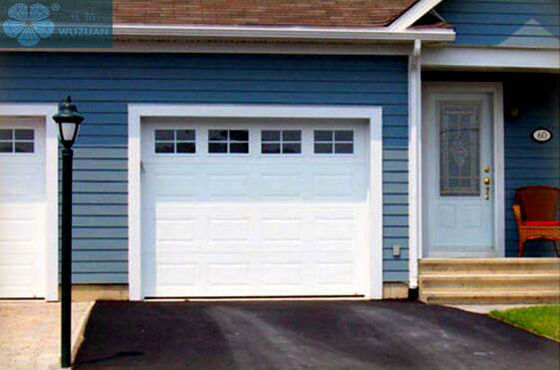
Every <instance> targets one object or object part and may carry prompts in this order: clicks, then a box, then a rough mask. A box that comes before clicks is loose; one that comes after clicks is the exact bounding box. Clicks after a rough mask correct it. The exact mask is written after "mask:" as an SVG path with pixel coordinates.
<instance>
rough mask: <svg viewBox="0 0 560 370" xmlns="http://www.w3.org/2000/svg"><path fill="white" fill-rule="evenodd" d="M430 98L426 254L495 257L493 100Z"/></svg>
mask: <svg viewBox="0 0 560 370" xmlns="http://www.w3.org/2000/svg"><path fill="white" fill-rule="evenodd" d="M426 98H427V106H426V107H425V116H424V122H423V130H424V131H423V132H424V138H425V141H424V145H425V146H424V147H425V148H426V149H425V152H424V153H425V156H424V158H425V159H424V171H425V172H424V175H425V177H424V187H425V188H424V197H425V198H424V199H425V201H424V209H425V212H426V213H427V214H425V220H427V223H426V221H425V222H424V225H425V227H424V232H425V234H426V235H425V244H426V246H427V248H426V254H427V256H428V257H490V256H494V255H496V249H495V235H494V233H495V227H494V222H495V221H494V220H495V218H494V212H495V210H494V204H495V203H494V197H495V191H494V158H493V136H492V135H493V130H492V127H493V123H492V114H491V111H492V96H491V94H485V93H431V94H428V95H427V97H426Z"/></svg>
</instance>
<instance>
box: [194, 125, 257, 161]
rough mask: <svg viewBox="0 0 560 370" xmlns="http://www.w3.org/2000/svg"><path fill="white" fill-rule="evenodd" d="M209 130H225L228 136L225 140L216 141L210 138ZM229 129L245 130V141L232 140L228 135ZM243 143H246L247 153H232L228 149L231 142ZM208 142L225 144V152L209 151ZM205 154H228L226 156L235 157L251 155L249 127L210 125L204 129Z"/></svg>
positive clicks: (215, 155) (212, 155)
mask: <svg viewBox="0 0 560 370" xmlns="http://www.w3.org/2000/svg"><path fill="white" fill-rule="evenodd" d="M210 131H227V132H228V138H227V140H225V141H218V140H210ZM230 131H247V141H246V142H245V141H232V140H231V136H230ZM232 143H234V144H245V143H247V153H232V152H231V151H230V146H231V144H232ZM210 144H226V147H227V152H225V153H223V152H210ZM205 145H206V154H207V155H209V156H211V157H218V156H228V157H232V156H233V157H236V156H242V157H245V156H248V155H251V129H249V128H231V127H223V128H222V127H218V128H216V127H210V128H208V129H207V130H206V144H205Z"/></svg>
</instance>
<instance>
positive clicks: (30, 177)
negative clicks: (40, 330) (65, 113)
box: [0, 118, 46, 298]
mask: <svg viewBox="0 0 560 370" xmlns="http://www.w3.org/2000/svg"><path fill="white" fill-rule="evenodd" d="M44 144H45V132H44V124H43V123H41V122H33V121H22V120H21V119H18V120H17V121H16V120H15V119H14V120H10V119H8V118H2V119H1V120H0V297H2V298H10V297H11V298H21V297H37V296H42V295H43V292H44V286H45V280H44V263H42V261H44V258H45V257H44V256H45V249H46V248H45V214H46V213H45V212H46V211H45V209H46V208H45V207H46V194H45V146H44Z"/></svg>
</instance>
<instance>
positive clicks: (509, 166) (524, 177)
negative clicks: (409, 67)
mask: <svg viewBox="0 0 560 370" xmlns="http://www.w3.org/2000/svg"><path fill="white" fill-rule="evenodd" d="M423 77H424V79H425V80H439V81H445V80H450V81H460V80H462V81H498V82H500V81H501V82H503V84H504V107H505V108H504V109H505V110H506V114H505V122H504V131H505V132H504V135H505V138H504V143H505V156H506V158H505V177H506V178H505V184H506V255H507V256H508V257H513V256H517V251H518V244H517V243H518V238H517V226H516V224H515V218H514V216H513V211H512V209H511V206H512V205H513V198H514V193H515V189H516V188H518V187H521V186H527V185H550V186H557V187H560V113H559V109H560V108H559V102H560V92H559V90H560V88H559V86H560V76H558V75H547V74H523V73H487V74H485V73H448V72H446V73H437V72H432V73H425V74H424V76H423ZM512 107H518V109H519V111H520V115H519V118H518V119H517V120H512V119H511V118H510V117H509V116H508V114H507V111H508V110H509V109H511V108H512ZM540 126H542V127H546V128H548V129H550V130H552V132H553V135H554V137H553V140H551V141H550V142H548V143H546V144H537V143H535V142H533V141H532V140H531V138H530V134H531V132H532V131H533V130H534V129H535V128H537V127H540ZM525 250H526V255H527V256H534V257H538V256H552V255H553V249H552V245H551V243H550V242H546V241H532V242H528V243H527V245H526V248H525Z"/></svg>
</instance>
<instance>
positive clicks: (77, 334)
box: [71, 301, 95, 363]
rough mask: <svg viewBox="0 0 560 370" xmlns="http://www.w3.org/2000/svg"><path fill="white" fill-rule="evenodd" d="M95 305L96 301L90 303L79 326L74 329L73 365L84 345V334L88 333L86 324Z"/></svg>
mask: <svg viewBox="0 0 560 370" xmlns="http://www.w3.org/2000/svg"><path fill="white" fill-rule="evenodd" d="M94 305H95V301H93V302H90V304H89V305H88V306H87V308H86V309H85V310H84V313H83V315H82V317H81V318H80V321H79V322H78V325H76V327H75V328H73V329H72V347H71V348H72V356H71V362H72V363H74V361H75V359H76V355H77V354H78V350H79V349H80V346H81V345H82V342H83V341H84V332H85V331H86V324H87V322H88V320H89V316H90V314H91V310H92V308H93V306H94Z"/></svg>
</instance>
